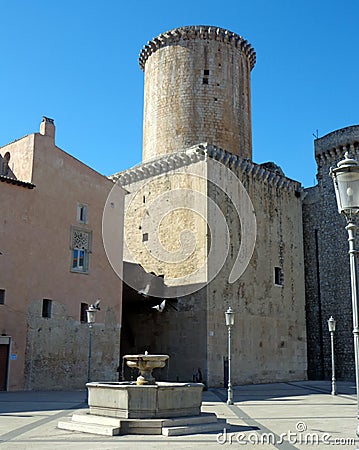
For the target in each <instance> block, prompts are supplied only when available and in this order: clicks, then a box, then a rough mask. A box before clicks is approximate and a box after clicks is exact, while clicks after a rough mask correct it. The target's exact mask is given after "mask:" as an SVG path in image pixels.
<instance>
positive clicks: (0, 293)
mask: <svg viewBox="0 0 359 450" xmlns="http://www.w3.org/2000/svg"><path fill="white" fill-rule="evenodd" d="M4 304H5V289H0V305H4Z"/></svg>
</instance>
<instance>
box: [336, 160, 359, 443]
mask: <svg viewBox="0 0 359 450" xmlns="http://www.w3.org/2000/svg"><path fill="white" fill-rule="evenodd" d="M330 176H331V177H332V179H333V182H334V189H335V195H336V199H337V205H338V211H339V213H340V214H343V215H344V216H345V218H346V221H347V226H346V227H345V228H346V230H347V231H348V242H349V258H350V280H351V291H352V313H353V335H354V358H355V383H356V391H357V417H358V413H359V353H358V352H359V327H358V281H357V262H356V259H357V258H356V255H357V251H356V250H355V244H354V238H355V231H356V229H357V226H356V225H355V224H354V222H353V216H355V215H356V214H358V212H359V163H358V161H357V160H356V159H354V158H352V157H350V156H349V153H348V152H346V153H345V156H344V159H343V160H342V161H339V162H338V164H337V167H335V168H331V169H330ZM357 436H359V427H358V428H357Z"/></svg>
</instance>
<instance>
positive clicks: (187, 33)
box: [139, 25, 256, 70]
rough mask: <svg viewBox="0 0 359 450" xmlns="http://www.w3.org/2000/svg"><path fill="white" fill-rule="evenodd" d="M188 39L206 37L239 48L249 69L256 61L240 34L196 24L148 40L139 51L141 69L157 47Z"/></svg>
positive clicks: (254, 54) (254, 53) (254, 55)
mask: <svg viewBox="0 0 359 450" xmlns="http://www.w3.org/2000/svg"><path fill="white" fill-rule="evenodd" d="M189 39H208V40H213V41H220V42H223V43H225V44H229V45H233V46H234V47H237V48H239V49H240V51H241V52H242V53H243V54H245V55H246V56H247V58H248V59H249V62H250V67H251V70H252V69H253V67H254V65H255V63H256V52H255V51H254V49H253V47H252V46H251V44H249V43H248V41H246V40H245V39H243V37H242V36H239V35H238V34H236V33H233V32H232V31H228V30H226V29H224V28H218V27H211V26H206V25H198V26H187V27H180V28H175V29H173V30H170V31H166V32H165V33H162V34H160V35H159V36H157V37H155V38H153V39H152V41H149V42H148V43H147V45H145V46H144V47H143V49H142V50H141V52H140V56H139V64H140V67H141V69H142V70H145V64H146V61H147V59H148V58H149V56H151V55H152V54H153V53H154V52H155V51H157V50H158V49H160V48H162V47H166V46H168V45H173V44H176V43H178V42H180V41H181V40H189Z"/></svg>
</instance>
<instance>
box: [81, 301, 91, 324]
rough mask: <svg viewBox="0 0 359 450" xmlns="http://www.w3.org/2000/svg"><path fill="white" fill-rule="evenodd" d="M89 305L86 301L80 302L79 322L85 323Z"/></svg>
mask: <svg viewBox="0 0 359 450" xmlns="http://www.w3.org/2000/svg"><path fill="white" fill-rule="evenodd" d="M88 307H89V305H88V304H87V303H81V307H80V322H82V323H87V312H86V311H87V310H88Z"/></svg>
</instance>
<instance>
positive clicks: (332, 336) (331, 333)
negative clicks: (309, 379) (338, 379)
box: [328, 316, 337, 395]
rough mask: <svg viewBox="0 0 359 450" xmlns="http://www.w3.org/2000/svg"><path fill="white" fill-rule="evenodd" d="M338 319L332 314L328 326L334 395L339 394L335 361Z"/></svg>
mask: <svg viewBox="0 0 359 450" xmlns="http://www.w3.org/2000/svg"><path fill="white" fill-rule="evenodd" d="M335 324H336V321H335V320H334V317H333V316H330V319H329V320H328V328H329V333H330V348H331V351H332V392H331V394H332V395H337V389H336V383H335V363H334V331H335Z"/></svg>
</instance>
